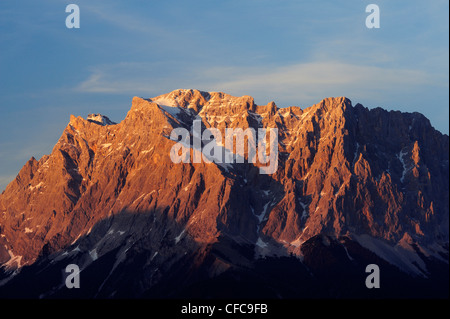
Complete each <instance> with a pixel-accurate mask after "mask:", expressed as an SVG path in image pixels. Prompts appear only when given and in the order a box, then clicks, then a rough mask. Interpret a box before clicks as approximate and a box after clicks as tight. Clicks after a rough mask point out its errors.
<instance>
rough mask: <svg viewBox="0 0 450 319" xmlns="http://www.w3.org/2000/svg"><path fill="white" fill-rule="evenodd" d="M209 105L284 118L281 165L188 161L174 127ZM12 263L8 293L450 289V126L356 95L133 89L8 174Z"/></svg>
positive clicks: (239, 122)
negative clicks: (280, 98)
mask: <svg viewBox="0 0 450 319" xmlns="http://www.w3.org/2000/svg"><path fill="white" fill-rule="evenodd" d="M199 119H200V120H201V121H202V126H203V128H204V129H206V128H217V129H219V130H220V131H222V132H223V131H224V130H225V129H226V128H241V129H242V130H246V129H247V128H253V129H254V130H256V131H257V130H258V128H277V129H278V168H277V170H276V172H275V173H274V174H268V175H265V174H260V170H259V168H258V166H259V165H260V164H252V163H249V162H248V161H246V162H244V163H231V164H226V165H224V164H219V163H206V162H201V163H192V162H191V163H178V164H176V163H173V162H172V161H171V159H170V151H171V148H172V146H173V145H174V144H175V143H177V141H174V140H173V139H171V138H170V134H171V131H172V130H173V129H174V128H184V129H186V130H188V131H190V132H192V126H193V122H194V120H199ZM223 135H224V134H223ZM229 151H232V152H234V151H235V150H234V149H233V150H229ZM69 264H75V265H78V266H79V268H80V270H81V272H80V288H78V289H76V288H73V289H68V288H67V287H66V285H65V281H64V278H65V276H67V274H66V273H65V269H66V266H67V265H69ZM369 264H376V265H378V267H379V270H380V288H372V289H368V288H367V287H366V284H365V282H366V278H367V276H368V275H369V274H368V273H366V271H365V270H366V266H367V265H369ZM0 265H1V267H0V297H1V298H89V299H90V298H165V299H172V298H181V299H183V298H268V299H274V298H277V299H278V298H281V299H292V298H409V297H413V298H448V295H449V137H448V135H444V134H441V133H440V132H438V131H437V130H435V129H434V128H433V127H432V126H431V124H430V122H429V120H428V119H427V118H425V117H424V116H423V115H421V114H419V113H402V112H399V111H386V110H384V109H381V108H374V109H368V108H365V107H364V106H362V105H360V104H356V105H352V102H351V101H350V100H349V99H347V98H345V97H338V98H326V99H324V100H322V101H320V102H319V103H318V104H315V105H313V106H310V107H307V108H300V107H297V106H292V107H287V108H278V107H277V106H276V104H275V103H274V102H270V103H269V104H267V105H257V104H255V101H254V99H253V98H252V97H250V96H242V97H233V96H230V95H228V94H225V93H221V92H202V91H198V90H176V91H173V92H171V93H168V94H164V95H160V96H157V97H155V98H149V99H144V98H139V97H134V98H133V100H132V105H131V109H130V110H129V112H128V114H127V116H126V117H125V119H124V120H122V121H121V122H120V123H114V122H112V121H110V120H109V119H108V117H107V116H104V115H101V114H90V115H89V116H88V118H87V119H84V118H82V117H75V116H71V117H70V122H69V124H68V125H67V127H66V128H65V130H64V132H63V133H62V136H61V137H60V139H59V141H58V142H57V144H56V145H55V146H54V148H53V151H52V152H51V154H50V155H45V156H43V157H42V158H40V159H39V160H36V159H35V158H33V157H32V158H31V159H30V160H29V161H28V162H27V163H26V164H25V165H24V166H23V168H22V169H21V170H20V172H19V174H18V175H17V177H16V178H15V179H14V180H13V181H12V182H11V183H10V184H9V185H8V186H7V187H6V189H5V190H4V191H3V193H2V194H1V195H0Z"/></svg>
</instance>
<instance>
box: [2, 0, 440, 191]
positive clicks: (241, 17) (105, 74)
mask: <svg viewBox="0 0 450 319" xmlns="http://www.w3.org/2000/svg"><path fill="white" fill-rule="evenodd" d="M70 3H75V4H77V5H78V6H79V8H80V28H79V29H67V28H66V26H65V20H66V17H67V15H68V13H66V12H65V8H66V5H68V4H70ZM370 3H375V4H377V5H378V6H379V8H380V26H381V27H380V28H379V29H368V28H366V26H365V20H366V17H367V15H368V13H366V12H365V8H366V6H367V5H368V4H370ZM448 12H449V3H448V1H447V0H433V1H417V0H416V1H400V0H399V1H380V0H369V1H362V0H349V1H300V0H295V1H287V0H281V1H274V0H270V1H268V0H258V1H257V0H236V1H234V0H229V1H227V0H224V1H211V0H209V1H206V0H202V1H200V0H198V1H189V0H186V1H174V0H172V1H170V0H169V1H139V0H136V1H118V0H116V1H114V0H111V1H95V0H91V1H85V0H82V1H81V0H78V1H76V0H73V1H57V0H39V1H36V0H33V1H31V0H30V1H23V0H1V1H0V30H1V32H0V112H1V113H0V114H1V116H0V191H1V190H3V189H4V188H5V187H6V185H7V184H8V183H9V182H10V181H11V180H12V179H13V178H14V177H15V175H16V174H17V173H18V171H19V170H20V168H21V167H22V166H23V165H24V164H25V162H26V161H27V160H28V159H29V158H30V157H31V156H34V157H36V158H37V159H39V158H40V157H41V156H42V155H44V154H49V153H51V150H52V148H53V146H54V144H55V143H56V142H57V140H58V138H59V137H60V135H61V133H62V131H63V129H64V127H65V126H66V125H67V123H68V122H69V116H70V114H74V115H76V116H83V117H86V116H87V114H88V113H94V112H95V113H102V114H105V115H107V116H109V117H110V118H111V119H112V120H113V121H116V122H119V121H121V120H122V119H123V118H124V117H125V115H126V113H127V111H128V110H129V108H130V106H131V100H132V97H133V96H142V97H153V96H157V95H160V94H163V93H167V92H170V91H172V90H175V89H178V88H195V89H200V90H204V91H223V92H226V93H229V94H232V95H236V96H240V95H251V96H253V97H254V98H255V101H256V103H258V104H266V103H268V102H270V101H272V100H273V101H275V102H276V103H277V105H278V106H279V107H286V106H291V105H297V106H300V107H302V108H303V107H308V106H310V105H312V104H314V103H317V102H319V101H320V100H321V99H323V98H325V97H329V96H346V97H348V98H350V99H351V100H352V102H353V104H356V103H361V104H363V105H364V106H366V107H369V108H374V107H377V106H380V107H383V108H385V109H388V110H401V111H405V112H420V113H422V114H424V115H425V116H427V117H428V118H429V119H430V121H431V123H432V125H433V126H434V127H435V128H436V129H438V130H440V131H441V132H443V133H446V134H448V131H449V62H448V60H449V42H448V37H449V16H448Z"/></svg>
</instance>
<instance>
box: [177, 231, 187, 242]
mask: <svg viewBox="0 0 450 319" xmlns="http://www.w3.org/2000/svg"><path fill="white" fill-rule="evenodd" d="M185 231H186V229H183V231H182V232H181V233H180V234H179V235H178V236H177V237H175V244H178V242H179V241H180V240H181V237H182V236H183V235H184V232H185Z"/></svg>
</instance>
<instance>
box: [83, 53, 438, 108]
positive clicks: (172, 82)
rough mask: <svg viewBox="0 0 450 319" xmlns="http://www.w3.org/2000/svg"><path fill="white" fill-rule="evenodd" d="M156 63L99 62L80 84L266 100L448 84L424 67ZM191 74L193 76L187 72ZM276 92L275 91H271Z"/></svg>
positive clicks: (90, 88) (370, 94)
mask: <svg viewBox="0 0 450 319" xmlns="http://www.w3.org/2000/svg"><path fill="white" fill-rule="evenodd" d="M155 69H156V68H155V65H154V64H150V63H120V64H116V65H109V66H102V67H97V68H95V69H93V70H92V73H91V75H90V76H89V77H88V78H87V79H86V80H85V81H83V82H82V83H80V85H79V86H78V87H77V88H76V89H77V90H79V91H82V92H96V93H121V94H122V93H125V94H130V95H136V94H146V93H147V94H151V93H152V92H155V91H157V92H158V93H161V94H162V93H165V92H166V91H170V90H172V89H173V88H174V86H175V87H176V88H179V87H185V88H198V89H203V90H210V91H225V92H227V93H230V94H236V95H240V94H249V95H253V96H255V97H261V98H262V99H266V98H269V99H270V96H272V95H273V97H274V98H277V97H283V99H285V100H292V101H294V100H297V101H299V102H301V101H304V100H308V101H309V100H310V99H316V100H317V99H318V100H320V99H322V98H324V97H326V96H340V95H347V96H349V95H350V96H355V95H357V96H364V97H365V98H367V99H370V98H374V97H376V96H377V95H380V94H386V93H388V92H391V91H396V92H405V93H406V92H408V91H411V90H412V89H413V88H416V87H419V86H422V85H438V86H439V85H445V81H444V82H439V81H438V80H437V79H436V78H435V77H432V76H430V75H428V74H427V73H425V72H423V71H421V70H410V69H388V68H382V67H376V66H364V65H354V64H349V63H343V62H312V63H298V64H292V65H288V66H281V67H270V68H258V67H244V68H242V67H210V68H207V67H206V68H193V69H191V70H186V69H184V70H182V69H180V70H179V71H178V72H179V73H180V74H177V71H174V72H172V73H170V74H166V73H164V72H162V71H161V70H160V69H161V68H160V67H158V70H156V71H155ZM186 73H189V76H185V74H186ZM269 95H270V96H269Z"/></svg>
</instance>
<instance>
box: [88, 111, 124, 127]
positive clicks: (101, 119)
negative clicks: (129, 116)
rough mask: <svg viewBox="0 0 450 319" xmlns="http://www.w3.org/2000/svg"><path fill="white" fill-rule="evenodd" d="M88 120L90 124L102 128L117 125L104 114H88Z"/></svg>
mask: <svg viewBox="0 0 450 319" xmlns="http://www.w3.org/2000/svg"><path fill="white" fill-rule="evenodd" d="M87 120H88V121H89V122H92V123H95V124H99V125H102V126H105V125H114V124H117V123H115V122H113V121H111V120H110V119H109V118H108V117H107V116H105V115H102V114H88V116H87Z"/></svg>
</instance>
